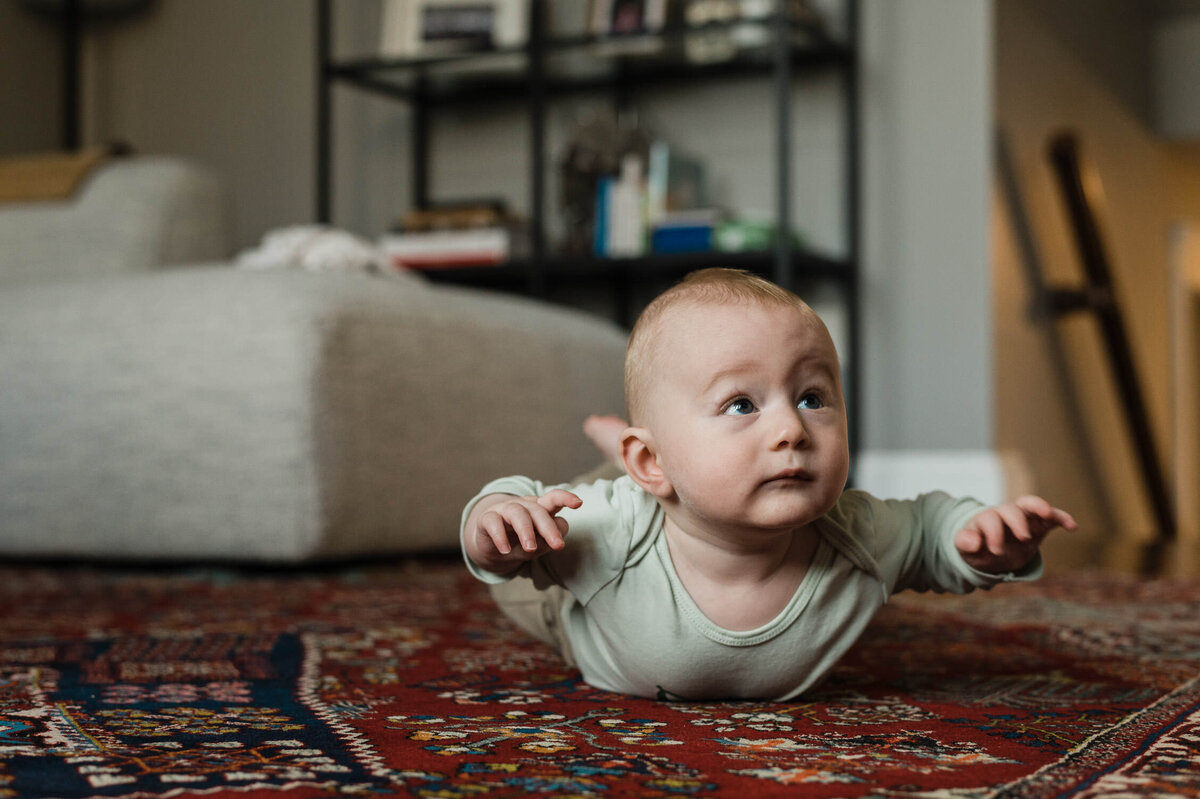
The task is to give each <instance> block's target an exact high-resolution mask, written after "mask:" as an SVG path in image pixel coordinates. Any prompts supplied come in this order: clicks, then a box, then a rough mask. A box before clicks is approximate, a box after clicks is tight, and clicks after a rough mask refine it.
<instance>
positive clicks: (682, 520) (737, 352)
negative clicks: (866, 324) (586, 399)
mask: <svg viewBox="0 0 1200 799" xmlns="http://www.w3.org/2000/svg"><path fill="white" fill-rule="evenodd" d="M659 335H660V336H661V338H660V342H659V343H660V347H661V348H660V349H659V351H658V354H657V355H656V357H655V364H654V367H655V368H654V371H655V376H654V378H653V380H654V384H653V385H652V386H651V387H650V390H649V392H648V396H647V400H648V402H647V420H646V421H647V427H649V428H650V432H651V433H652V435H653V437H654V440H655V442H656V443H657V447H658V449H657V453H658V457H659V463H660V464H661V466H662V469H663V472H664V473H665V475H666V476H667V478H668V479H669V480H670V482H671V486H672V488H673V489H674V497H671V498H669V499H668V501H667V503H666V506H667V512H668V515H670V516H671V517H672V518H673V520H674V521H675V523H676V524H679V525H680V526H683V525H684V524H692V525H702V526H703V529H706V530H709V531H713V532H716V531H718V530H724V531H728V532H729V534H731V535H733V536H740V535H745V534H747V533H750V534H752V531H753V530H754V529H759V530H779V529H784V528H788V527H797V526H800V525H803V524H807V523H808V522H810V521H813V520H814V519H816V518H818V517H820V516H822V515H824V514H825V513H826V512H827V511H828V510H829V509H830V508H832V507H833V505H834V503H835V502H836V501H837V499H838V497H840V496H841V493H842V490H843V489H844V487H845V484H846V475H847V471H848V468H849V447H848V445H847V436H846V407H845V401H844V399H843V397H842V386H841V375H840V370H839V367H838V358H837V351H836V349H835V348H834V345H833V340H832V339H831V338H830V336H829V333H828V331H827V330H826V329H825V326H824V325H823V324H822V323H821V321H820V319H819V318H817V316H816V314H814V313H812V312H811V311H806V310H804V309H799V308H792V307H783V306H776V305H758V304H740V305H691V306H683V307H681V308H678V309H673V310H672V311H670V312H669V316H668V317H666V318H664V320H663V327H662V329H661V330H660V331H659Z"/></svg>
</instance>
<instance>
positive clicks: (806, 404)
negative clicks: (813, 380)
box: [796, 394, 825, 411]
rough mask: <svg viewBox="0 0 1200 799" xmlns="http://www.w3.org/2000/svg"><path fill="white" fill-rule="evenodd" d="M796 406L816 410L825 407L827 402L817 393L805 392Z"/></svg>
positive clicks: (805, 409) (806, 409)
mask: <svg viewBox="0 0 1200 799" xmlns="http://www.w3.org/2000/svg"><path fill="white" fill-rule="evenodd" d="M796 407H797V408H799V409H801V410H804V411H816V410H820V409H821V408H824V407H825V403H824V402H822V401H821V398H820V397H819V396H817V395H816V394H805V395H804V396H803V397H801V398H800V401H799V402H798V403H796Z"/></svg>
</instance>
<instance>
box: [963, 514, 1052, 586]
mask: <svg viewBox="0 0 1200 799" xmlns="http://www.w3.org/2000/svg"><path fill="white" fill-rule="evenodd" d="M1056 527H1063V528H1065V529H1067V530H1074V529H1075V520H1074V519H1073V518H1071V514H1069V513H1067V512H1066V511H1063V510H1059V509H1058V508H1055V507H1053V506H1052V505H1051V504H1050V503H1049V502H1047V501H1046V500H1044V499H1042V498H1041V497H1032V496H1030V497H1021V498H1020V499H1018V500H1016V501H1015V502H1006V503H1004V504H1003V505H998V506H996V507H994V508H988V509H987V510H984V511H980V512H979V513H977V514H976V515H975V517H974V518H972V519H971V521H969V522H967V526H966V527H964V528H963V529H961V530H959V531H958V532H957V533H955V534H954V546H955V548H956V549H958V552H959V554H960V555H962V557H963V560H965V561H966V562H967V563H968V564H969V565H970V566H971V567H973V568H975V569H978V570H979V571H982V572H990V573H993V574H1001V573H1004V572H1012V571H1017V570H1018V569H1020V568H1022V567H1023V566H1025V565H1026V564H1027V563H1029V561H1031V560H1033V556H1034V555H1036V554H1037V551H1038V547H1040V546H1041V544H1042V541H1043V540H1044V539H1045V538H1046V536H1047V535H1048V534H1049V533H1050V531H1051V530H1053V529H1054V528H1056Z"/></svg>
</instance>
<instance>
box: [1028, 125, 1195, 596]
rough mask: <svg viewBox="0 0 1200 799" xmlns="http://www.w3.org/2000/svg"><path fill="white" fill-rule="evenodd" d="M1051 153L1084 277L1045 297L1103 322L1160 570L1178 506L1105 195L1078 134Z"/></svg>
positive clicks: (1152, 567) (1151, 564) (1150, 564)
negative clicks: (1118, 276) (1089, 175)
mask: <svg viewBox="0 0 1200 799" xmlns="http://www.w3.org/2000/svg"><path fill="white" fill-rule="evenodd" d="M1049 156H1050V161H1051V163H1052V164H1053V166H1054V170H1055V175H1056V176H1057V178H1058V183H1059V188H1060V189H1061V191H1062V195H1063V201H1064V202H1065V203H1066V206H1067V212H1068V215H1069V217H1070V220H1071V232H1072V234H1073V235H1074V238H1075V243H1076V246H1077V247H1078V249H1079V256H1080V260H1081V261H1082V263H1083V268H1084V275H1085V278H1086V279H1085V282H1084V285H1083V286H1082V287H1081V288H1054V289H1051V290H1050V291H1049V293H1048V296H1047V302H1048V305H1049V311H1050V312H1051V313H1052V314H1054V315H1056V316H1062V315H1065V314H1069V313H1074V312H1077V311H1090V312H1091V313H1093V314H1095V315H1096V320H1097V321H1098V322H1099V324H1100V331H1101V335H1102V337H1103V339H1104V346H1105V350H1106V351H1107V353H1108V358H1109V365H1110V366H1111V368H1112V370H1113V376H1114V377H1115V379H1116V381H1117V387H1118V390H1119V391H1120V392H1121V399H1122V401H1123V403H1124V406H1125V422H1126V425H1127V426H1128V428H1129V434H1130V437H1131V438H1132V439H1133V445H1134V449H1135V451H1136V454H1137V459H1138V465H1139V466H1140V467H1141V471H1142V479H1143V484H1144V486H1145V489H1146V495H1147V498H1148V499H1149V501H1150V507H1151V510H1152V512H1153V514H1154V520H1155V523H1156V524H1157V526H1158V535H1157V537H1156V538H1155V539H1154V541H1153V542H1152V543H1151V544H1150V545H1149V546H1148V547H1147V549H1146V551H1145V552H1144V553H1143V562H1142V564H1141V565H1142V569H1143V571H1145V572H1147V573H1156V572H1158V571H1159V570H1160V569H1161V567H1162V565H1163V564H1162V560H1163V556H1164V554H1165V547H1166V545H1167V544H1169V543H1170V542H1171V541H1173V540H1174V539H1175V533H1176V522H1175V509H1174V507H1173V503H1172V501H1171V493H1170V490H1169V489H1168V487H1167V480H1166V476H1165V474H1164V472H1163V466H1162V460H1161V459H1160V458H1159V453H1158V446H1157V445H1156V443H1155V440H1154V432H1153V430H1151V428H1150V414H1149V409H1148V407H1147V405H1146V401H1145V395H1144V392H1143V391H1142V383H1141V381H1140V380H1139V379H1138V373H1137V367H1136V364H1135V362H1134V358H1133V350H1132V348H1131V347H1130V345H1129V335H1128V333H1127V332H1126V328H1125V321H1124V318H1123V316H1122V314H1121V308H1120V306H1119V305H1118V304H1117V301H1116V292H1115V287H1114V284H1113V278H1112V269H1111V267H1110V265H1109V260H1108V252H1107V249H1106V247H1105V243H1104V239H1103V236H1102V235H1101V231H1100V217H1101V208H1100V203H1101V199H1100V197H1098V196H1093V195H1089V193H1088V184H1087V182H1085V174H1084V164H1083V157H1082V155H1081V152H1080V145H1079V138H1078V137H1077V136H1076V135H1075V134H1073V133H1060V134H1058V135H1056V136H1054V137H1053V139H1052V140H1051V142H1050V150H1049Z"/></svg>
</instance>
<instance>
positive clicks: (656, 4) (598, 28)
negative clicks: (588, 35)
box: [575, 0, 667, 36]
mask: <svg viewBox="0 0 1200 799" xmlns="http://www.w3.org/2000/svg"><path fill="white" fill-rule="evenodd" d="M575 1H576V2H578V0H575ZM589 12H590V13H589V17H590V19H591V30H592V33H594V34H596V35H597V36H628V35H631V34H638V33H657V32H658V31H661V30H662V29H663V25H665V24H666V20H667V0H591V4H590V6H589Z"/></svg>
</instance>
